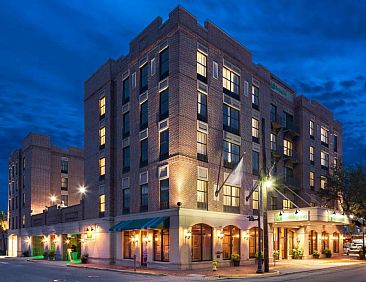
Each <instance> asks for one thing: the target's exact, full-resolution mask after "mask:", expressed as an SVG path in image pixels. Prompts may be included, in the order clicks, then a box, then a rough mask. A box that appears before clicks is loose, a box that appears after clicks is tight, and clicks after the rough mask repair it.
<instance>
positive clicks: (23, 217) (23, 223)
mask: <svg viewBox="0 0 366 282" xmlns="http://www.w3.org/2000/svg"><path fill="white" fill-rule="evenodd" d="M22 227H25V214H23V216H22Z"/></svg>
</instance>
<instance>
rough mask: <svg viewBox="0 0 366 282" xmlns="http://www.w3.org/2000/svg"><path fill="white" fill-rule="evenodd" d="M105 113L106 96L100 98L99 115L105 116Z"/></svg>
mask: <svg viewBox="0 0 366 282" xmlns="http://www.w3.org/2000/svg"><path fill="white" fill-rule="evenodd" d="M104 115H105V97H102V98H100V99H99V116H100V117H104Z"/></svg>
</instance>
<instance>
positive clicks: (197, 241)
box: [192, 223, 212, 261]
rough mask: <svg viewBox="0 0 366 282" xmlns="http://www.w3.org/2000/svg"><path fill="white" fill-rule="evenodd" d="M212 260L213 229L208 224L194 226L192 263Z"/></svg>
mask: <svg viewBox="0 0 366 282" xmlns="http://www.w3.org/2000/svg"><path fill="white" fill-rule="evenodd" d="M205 260H212V228H211V227H210V226H208V225H206V224H202V223H201V224H196V225H193V226H192V261H205Z"/></svg>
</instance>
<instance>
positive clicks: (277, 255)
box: [273, 250, 280, 260]
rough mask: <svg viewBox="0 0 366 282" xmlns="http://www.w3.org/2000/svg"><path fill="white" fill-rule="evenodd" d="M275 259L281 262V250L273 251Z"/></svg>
mask: <svg viewBox="0 0 366 282" xmlns="http://www.w3.org/2000/svg"><path fill="white" fill-rule="evenodd" d="M273 259H274V260H279V259H280V251H279V250H273Z"/></svg>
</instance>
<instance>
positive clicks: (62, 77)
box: [0, 0, 366, 210]
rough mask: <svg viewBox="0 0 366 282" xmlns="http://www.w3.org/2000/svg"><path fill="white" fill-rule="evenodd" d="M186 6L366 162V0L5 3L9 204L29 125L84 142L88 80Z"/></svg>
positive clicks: (2, 89) (2, 162)
mask: <svg viewBox="0 0 366 282" xmlns="http://www.w3.org/2000/svg"><path fill="white" fill-rule="evenodd" d="M178 4H180V5H182V6H183V7H184V8H186V9H187V10H188V11H190V12H191V13H192V14H193V15H194V16H196V17H197V19H198V21H199V23H201V24H203V23H204V21H205V20H206V19H209V20H210V21H212V22H213V23H214V24H216V25H217V26H219V27H220V28H222V29H223V30H224V31H225V32H227V33H228V34H229V35H231V36H232V37H234V38H235V39H236V40H237V41H239V42H240V43H241V44H243V45H244V46H246V47H247V48H248V49H249V50H251V52H252V54H253V60H254V62H256V63H260V64H262V65H264V66H266V67H267V68H268V69H269V70H271V71H272V72H273V73H274V74H276V75H277V76H279V77H280V78H281V79H282V80H284V81H286V82H287V83H288V84H289V85H290V86H292V87H293V88H294V89H296V91H297V93H298V94H299V95H305V96H307V97H308V98H310V99H317V100H318V101H319V102H320V103H322V104H324V105H325V106H326V107H328V108H329V109H330V110H332V111H333V112H334V115H335V118H336V119H337V120H339V121H341V122H342V124H343V151H344V162H345V163H346V164H355V163H359V162H364V163H365V162H366V135H365V132H366V114H365V113H366V51H365V50H366V16H365V15H366V1H358V0H350V1H339V0H332V1H327V0H322V1H312V0H306V1H300V0H295V1H283V0H282V1H281V0H273V1H269V0H266V1H256V0H253V1H246V0H241V1H233V0H226V1H222V0H202V1H200V0H187V1H183V0H181V1H170V0H165V1H164V0H162V1H141V0H134V1H121V0H119V1H117V0H115V1H86V0H84V1H82V0H80V1H70V0H68V1H61V0H60V1H53V0H48V1H36V0H33V1H17V0H14V1H5V0H0V5H1V9H0V34H1V36H0V106H1V108H2V111H3V112H2V114H1V115H0V129H1V130H0V142H1V145H2V146H1V147H0V210H1V209H5V210H6V209H7V206H6V205H7V160H8V157H9V154H10V152H11V151H12V150H13V149H15V148H18V147H19V146H20V145H21V140H22V139H23V138H24V137H25V135H27V134H28V133H29V132H31V131H32V132H39V133H42V134H48V135H50V136H51V138H52V142H53V143H54V144H56V145H58V146H60V147H66V146H67V145H72V146H77V147H82V146H83V130H84V124H83V83H84V81H85V80H86V79H87V78H88V77H89V76H90V75H91V74H92V73H93V72H94V71H95V70H96V69H97V68H98V67H99V66H100V65H101V64H103V63H104V62H105V61H106V60H107V59H108V58H114V59H117V58H119V57H120V56H121V55H124V54H127V53H128V46H129V42H130V41H131V40H132V39H133V38H134V37H135V36H136V35H137V34H138V33H139V32H140V31H142V29H143V28H144V27H145V26H146V25H148V24H149V23H150V22H151V21H152V20H153V19H155V18H156V17H157V16H161V17H162V18H163V20H166V19H167V18H168V15H169V12H170V11H171V10H173V9H174V8H175V7H176V6H177V5H178Z"/></svg>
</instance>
